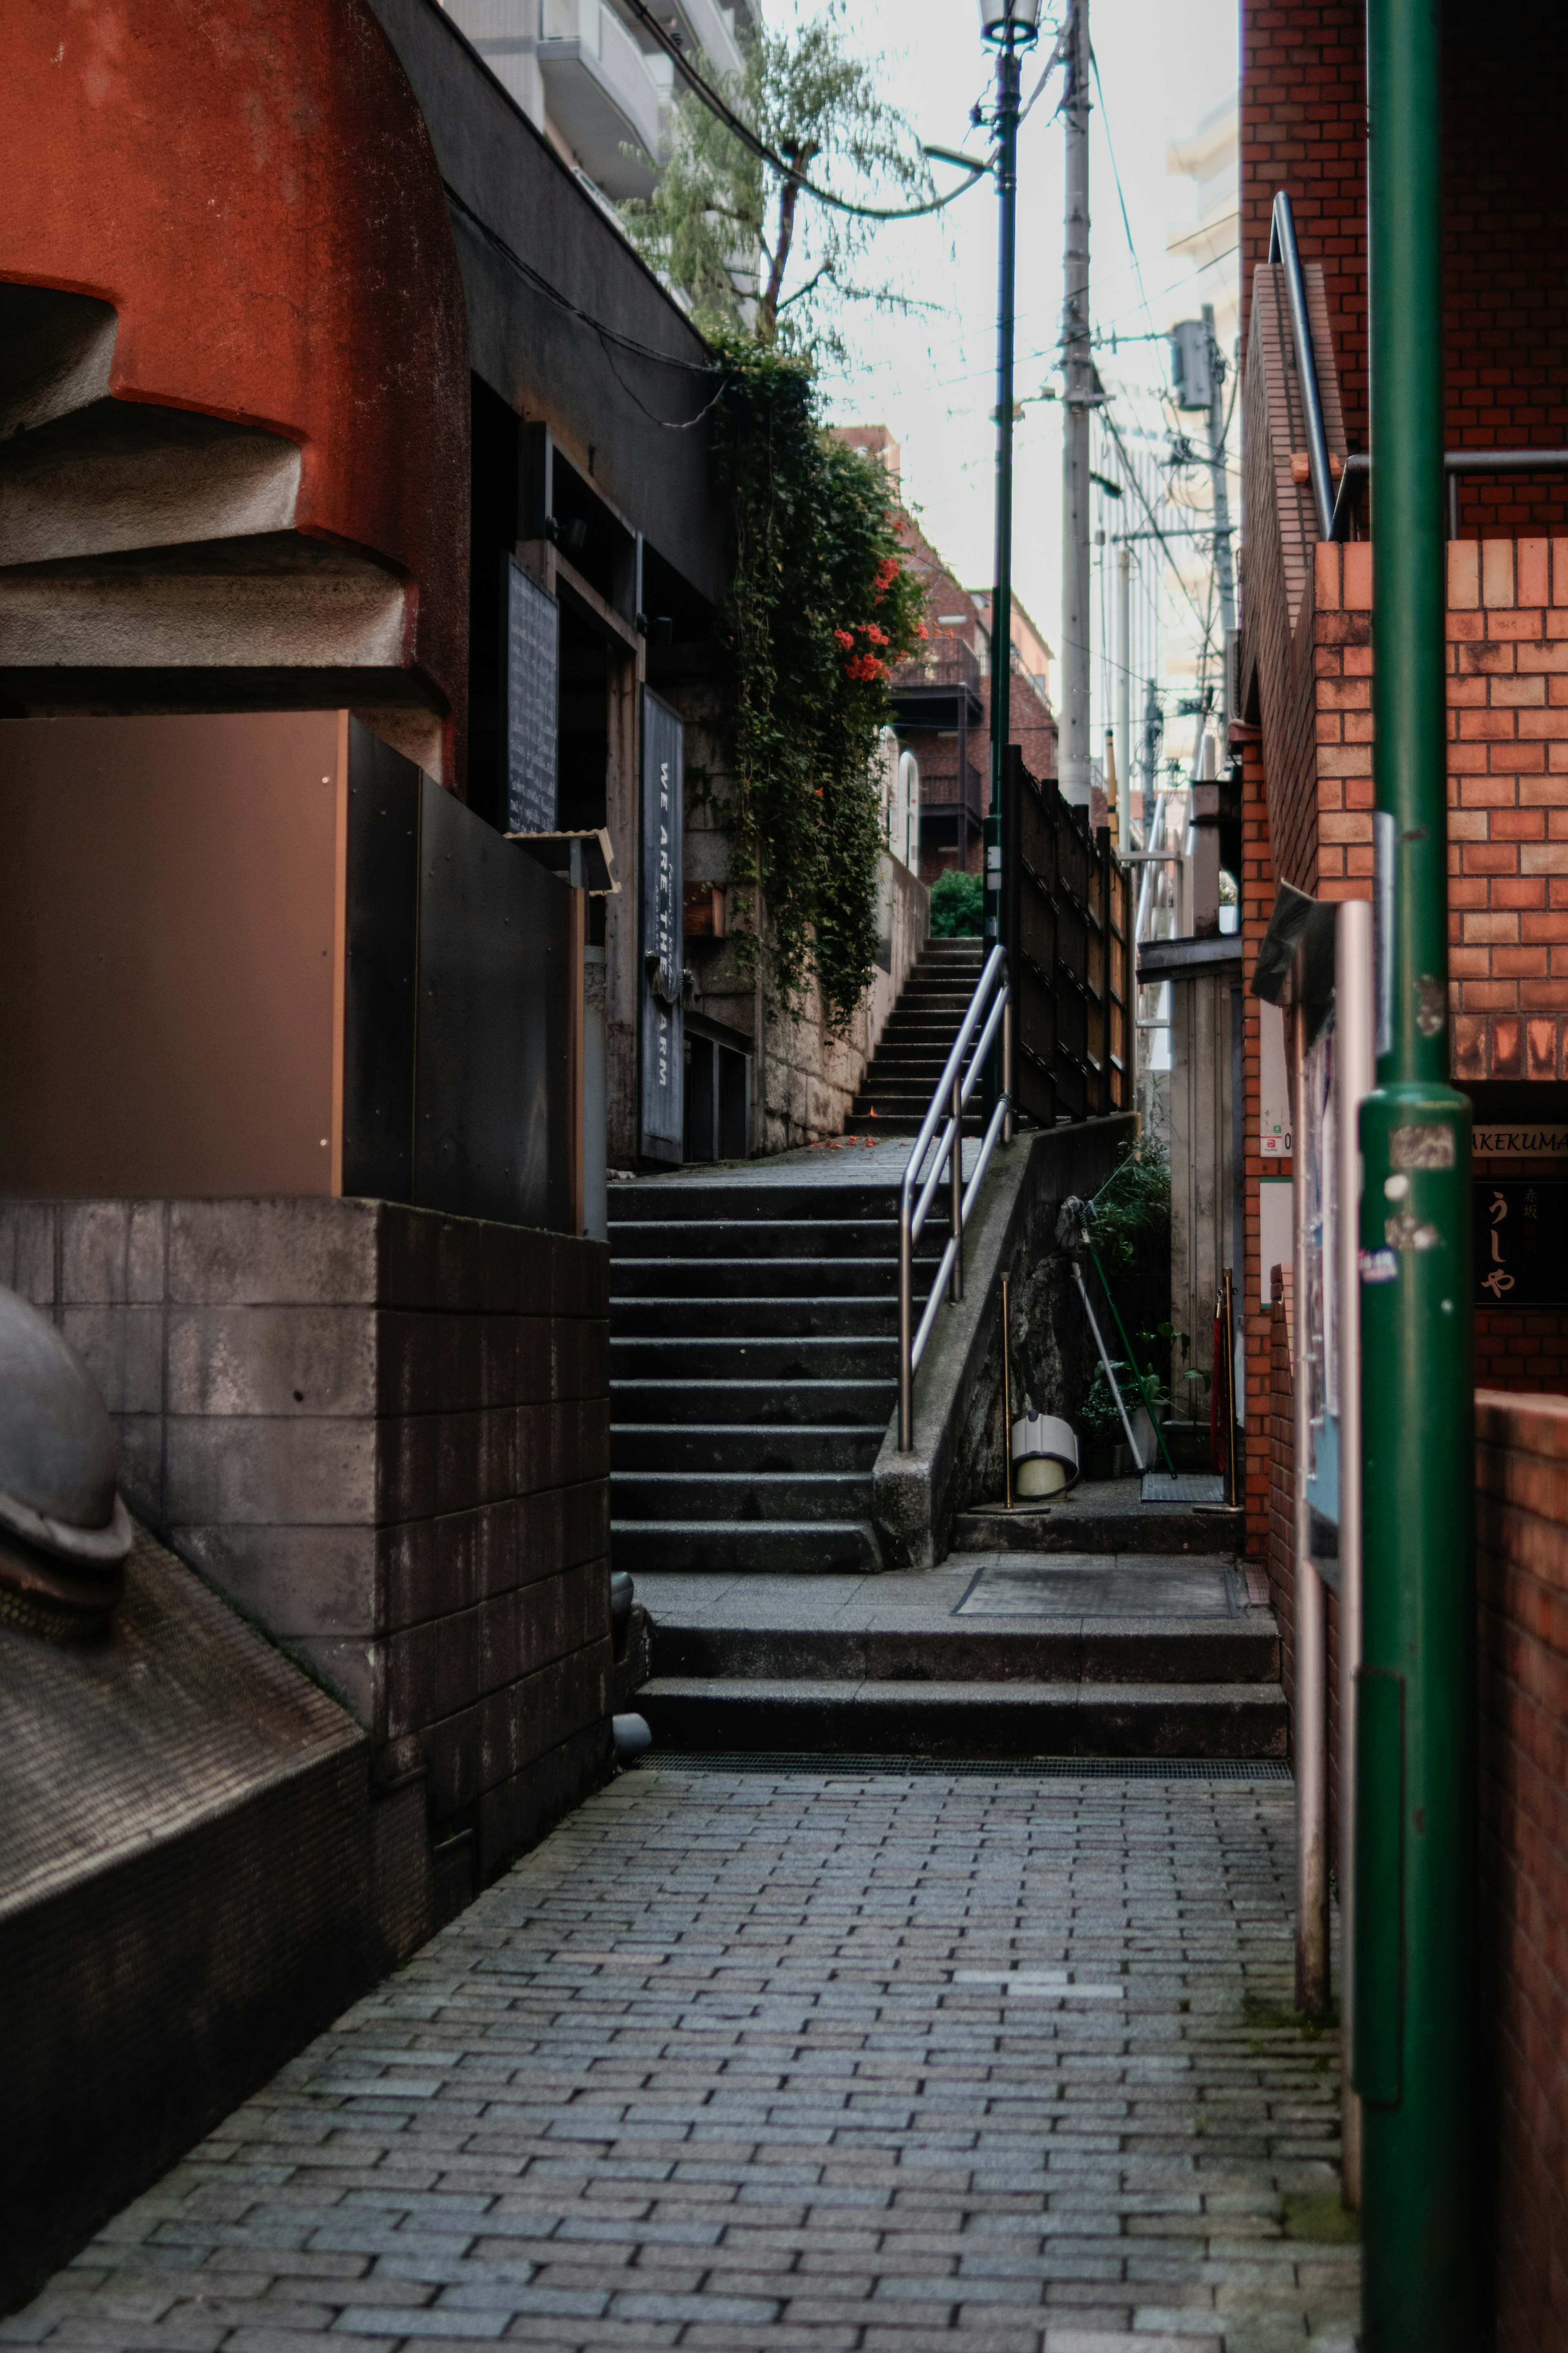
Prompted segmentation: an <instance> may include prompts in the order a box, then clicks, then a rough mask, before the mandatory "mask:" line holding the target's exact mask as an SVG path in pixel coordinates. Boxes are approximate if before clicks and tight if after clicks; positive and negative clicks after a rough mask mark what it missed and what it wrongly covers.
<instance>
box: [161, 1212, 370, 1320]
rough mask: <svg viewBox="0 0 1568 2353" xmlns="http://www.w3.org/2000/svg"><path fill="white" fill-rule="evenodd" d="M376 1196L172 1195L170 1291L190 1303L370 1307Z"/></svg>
mask: <svg viewBox="0 0 1568 2353" xmlns="http://www.w3.org/2000/svg"><path fill="white" fill-rule="evenodd" d="M380 1215H381V1205H380V1204H379V1203H378V1202H375V1201H342V1200H330V1199H321V1200H318V1199H312V1198H308V1197H304V1196H301V1197H299V1198H288V1199H278V1200H265V1201H172V1202H171V1203H170V1204H169V1269H168V1293H169V1297H170V1299H171V1300H173V1301H175V1302H178V1303H181V1304H188V1305H191V1306H195V1307H224V1306H247V1305H256V1306H272V1305H279V1306H293V1305H300V1306H308V1307H315V1306H323V1305H331V1306H345V1307H346V1306H362V1305H363V1306H372V1305H374V1303H375V1300H376V1290H377V1283H378V1281H379V1276H380V1265H379V1259H380V1250H379V1224H378V1221H379V1219H380Z"/></svg>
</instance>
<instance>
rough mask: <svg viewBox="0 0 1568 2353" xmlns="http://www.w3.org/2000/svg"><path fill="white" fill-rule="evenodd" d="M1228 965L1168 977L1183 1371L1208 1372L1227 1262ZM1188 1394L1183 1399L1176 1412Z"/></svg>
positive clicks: (1174, 1231)
mask: <svg viewBox="0 0 1568 2353" xmlns="http://www.w3.org/2000/svg"><path fill="white" fill-rule="evenodd" d="M1239 988H1240V977H1239V975H1238V974H1237V971H1236V970H1235V968H1234V967H1231V968H1227V969H1222V970H1221V971H1220V972H1218V973H1217V974H1216V973H1203V972H1200V973H1197V974H1195V975H1194V976H1193V978H1192V979H1190V980H1181V979H1177V980H1175V981H1173V983H1172V987H1171V1001H1172V1008H1173V1019H1174V1025H1175V1026H1174V1031H1173V1050H1172V1069H1171V1073H1170V1106H1171V1136H1170V1142H1171V1308H1170V1314H1171V1321H1172V1322H1173V1324H1174V1325H1175V1326H1176V1329H1177V1330H1178V1331H1179V1332H1185V1333H1186V1334H1187V1335H1188V1336H1189V1340H1190V1343H1191V1345H1190V1346H1189V1347H1188V1349H1187V1352H1186V1355H1185V1357H1184V1360H1183V1364H1182V1369H1183V1371H1184V1372H1185V1371H1188V1370H1192V1371H1194V1372H1195V1371H1200V1370H1201V1371H1203V1372H1205V1373H1208V1374H1209V1375H1210V1376H1211V1377H1212V1375H1213V1372H1214V1310H1215V1294H1216V1293H1217V1292H1218V1289H1219V1284H1220V1277H1221V1275H1222V1273H1223V1271H1224V1270H1225V1268H1226V1267H1227V1266H1228V1265H1229V1264H1230V1263H1231V1259H1232V1255H1233V1228H1234V1224H1235V1201H1234V1196H1233V1191H1232V1184H1231V1169H1232V1165H1233V1162H1234V1158H1235V1155H1234V1152H1233V1149H1232V1127H1231V1105H1232V1102H1233V1100H1234V1091H1233V1084H1232V1075H1233V1074H1232V1059H1233V1058H1232V1050H1231V1049H1232V1037H1233V1034H1234V1029H1235V1017H1236V1010H1237V994H1238V992H1239ZM1188 1402H1189V1400H1185V1399H1184V1401H1183V1404H1182V1407H1181V1410H1183V1411H1184V1410H1185V1409H1186V1404H1187V1403H1188Z"/></svg>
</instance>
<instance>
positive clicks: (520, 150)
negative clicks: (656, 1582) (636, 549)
mask: <svg viewBox="0 0 1568 2353" xmlns="http://www.w3.org/2000/svg"><path fill="white" fill-rule="evenodd" d="M372 5H374V12H375V14H376V16H378V17H379V18H380V20H381V24H382V26H383V27H384V31H385V32H386V35H387V37H388V38H389V39H390V41H391V42H392V45H393V47H394V48H395V50H396V51H397V54H398V57H399V58H400V60H401V62H402V65H403V69H404V71H405V73H406V74H407V76H408V79H409V80H410V82H411V83H412V84H413V88H414V93H415V96H416V98H417V99H418V100H419V104H420V108H421V110H422V111H423V113H424V116H425V121H426V125H427V126H428V129H429V132H430V136H431V139H432V141H433V142H434V143H435V149H436V155H437V162H438V163H439V165H440V169H441V174H442V176H443V178H444V179H445V180H446V182H447V185H448V187H449V188H450V189H451V190H453V191H455V194H456V196H457V198H458V204H455V205H454V206H453V213H452V229H453V235H454V237H456V239H457V246H458V261H459V264H460V266H461V269H462V273H463V286H464V290H465V293H466V294H467V297H468V346H469V353H470V360H471V364H472V366H473V368H474V371H475V373H476V374H477V375H480V376H482V377H483V378H484V380H485V382H486V383H487V384H488V385H490V387H491V389H492V390H493V391H495V392H498V393H499V394H500V396H501V397H502V399H503V400H506V401H508V402H509V403H510V406H512V407H513V408H514V409H515V410H516V411H517V413H518V414H519V416H520V417H527V418H530V419H542V420H543V422H545V423H546V424H548V425H549V426H550V427H552V430H553V432H554V433H555V435H556V438H557V439H558V440H559V441H560V443H561V445H562V447H563V449H565V450H566V451H567V452H568V454H569V455H570V457H571V458H572V459H573V462H574V464H575V465H576V466H577V468H578V469H579V470H580V471H581V472H583V473H584V474H585V475H587V476H588V477H589V478H590V479H591V480H592V481H593V483H594V486H595V489H596V490H597V491H599V493H600V495H601V496H602V497H603V498H605V499H606V500H607V501H609V502H610V504H611V505H612V506H614V507H616V509H618V511H619V512H620V513H621V514H622V516H623V517H624V518H625V519H626V522H628V523H629V524H630V525H631V526H632V527H633V528H634V529H635V530H637V531H641V532H644V533H647V537H648V538H649V539H650V540H651V541H652V542H653V543H654V544H655V545H656V546H657V547H658V551H659V553H660V554H661V555H663V556H664V558H665V559H666V561H667V562H668V563H670V564H672V565H674V566H675V568H676V569H677V571H678V572H679V573H680V574H681V575H682V576H683V577H684V578H685V579H687V580H688V581H689V582H690V584H691V585H692V586H693V587H694V588H696V589H698V590H699V591H700V594H701V595H702V596H706V597H707V598H709V600H710V602H714V603H716V602H717V601H718V599H719V597H720V596H721V595H722V593H723V588H724V582H725V578H726V576H727V575H726V543H725V532H724V521H723V516H722V513H721V508H720V504H719V501H718V500H717V499H716V497H715V496H714V493H713V489H712V475H711V457H710V429H709V427H708V425H707V424H706V422H704V423H703V424H701V425H698V426H695V427H693V428H692V429H691V430H690V431H689V432H676V431H668V430H666V429H665V425H664V424H663V423H661V422H660V421H659V420H661V419H665V420H668V423H669V424H670V425H678V424H679V423H680V422H681V421H682V420H684V419H686V418H689V417H694V416H696V415H697V413H698V412H699V411H700V409H701V408H702V406H704V404H705V403H706V402H707V401H708V399H709V398H710V396H711V393H712V389H713V387H712V383H711V380H710V378H709V377H708V376H707V375H705V374H693V373H691V372H690V371H691V370H692V369H693V368H696V369H699V370H702V369H705V368H706V366H707V364H708V361H709V353H708V350H707V346H706V345H705V344H704V343H703V342H702V339H701V337H700V335H699V334H698V333H697V332H696V330H695V329H694V328H693V327H692V326H691V325H690V323H689V321H688V320H687V319H686V317H685V316H684V314H683V313H682V312H681V311H679V309H678V308H677V307H676V305H675V304H674V303H673V302H672V301H670V299H669V297H668V295H667V294H666V293H665V291H664V290H663V288H662V287H661V286H660V285H659V283H658V280H657V279H656V278H655V277H654V275H653V273H652V271H651V270H649V269H647V266H646V265H645V264H644V263H643V261H641V260H640V259H639V258H638V257H637V254H636V253H635V252H634V251H633V250H632V248H631V247H630V245H628V244H627V242H626V238H625V237H622V236H621V235H620V233H619V232H618V230H616V228H614V227H612V226H611V224H610V223H609V222H608V221H606V220H605V216H604V215H603V213H602V212H601V211H600V210H599V207H598V206H597V205H596V204H595V201H594V199H593V198H592V197H591V196H590V195H588V194H587V192H586V191H585V190H584V188H583V187H582V185H580V183H579V182H578V181H577V180H576V179H575V178H574V175H573V174H572V173H571V171H570V170H569V169H568V168H567V166H566V165H565V164H563V162H562V160H561V158H560V156H559V155H558V154H557V153H555V151H554V149H553V148H552V146H551V144H550V142H548V140H547V139H545V137H544V136H543V134H542V132H539V131H536V130H535V128H534V126H533V125H532V123H531V122H530V121H528V119H527V117H526V116H525V115H524V114H523V112H522V111H521V108H520V107H518V106H517V105H516V104H515V103H514V102H513V100H511V99H510V97H509V96H508V94H507V92H506V91H505V90H503V89H502V87H501V85H500V82H499V81H497V80H496V79H495V78H494V76H493V75H492V74H491V73H490V72H489V69H488V68H487V67H486V66H485V65H484V64H482V63H481V61H480V59H479V56H478V55H477V53H476V52H475V51H474V50H473V49H471V48H470V47H469V46H468V42H467V41H466V40H465V39H464V38H463V36H462V34H461V33H460V32H459V31H458V27H457V26H456V25H455V24H454V23H453V21H452V19H451V18H450V17H449V16H447V15H446V14H445V12H444V11H443V10H442V9H441V8H439V7H437V5H435V0H372ZM465 206H466V207H467V208H468V213H471V214H477V215H478V216H479V219H480V220H481V221H482V222H484V223H485V225H486V226H487V227H489V229H491V230H492V231H493V232H494V234H495V235H496V236H497V237H500V238H501V239H502V240H503V241H504V242H505V244H506V245H508V246H510V248H511V249H512V251H513V252H514V253H516V254H518V255H521V257H522V258H523V259H524V260H525V261H526V262H527V264H528V266H529V269H531V271H534V272H536V273H537V276H536V277H534V278H532V279H530V278H528V277H525V276H524V275H523V274H522V272H521V270H520V269H518V268H517V267H516V265H515V264H514V263H512V262H510V261H509V260H508V259H507V258H506V256H505V254H504V253H502V252H500V251H499V250H498V249H497V248H496V246H495V245H493V244H491V243H490V242H489V239H488V238H487V237H485V235H484V234H483V231H482V230H481V229H479V228H478V227H476V226H475V225H474V222H473V220H472V219H470V218H469V217H468V216H466V214H465V212H464V210H463V209H461V207H465ZM540 280H543V281H544V286H548V287H549V288H551V289H553V290H554V295H555V297H556V298H557V299H554V300H552V297H551V295H550V294H549V293H547V292H546V291H545V290H544V286H542V285H541V283H540ZM572 305H575V306H577V307H578V308H579V309H581V310H582V311H586V312H587V313H589V315H590V316H591V317H592V318H594V319H595V320H598V321H600V322H603V323H604V324H605V326H607V327H609V328H611V329H613V330H614V331H615V332H617V333H618V334H622V335H626V336H628V337H630V338H632V339H633V340H635V341H636V342H637V343H643V344H645V345H647V346H649V347H650V348H651V349H653V350H654V351H656V352H666V353H669V355H670V357H671V359H672V360H673V361H674V362H676V363H677V364H676V365H673V366H668V367H664V366H660V365H659V364H658V363H657V362H654V361H650V360H647V359H646V358H644V357H641V356H639V355H638V354H637V353H634V352H629V351H626V350H624V349H622V348H620V347H618V346H617V347H616V348H615V350H614V353H613V356H611V355H608V354H606V351H605V345H604V344H603V343H601V342H600V340H599V337H598V335H597V334H596V333H595V331H594V329H593V327H591V326H590V325H588V324H586V323H585V322H584V321H583V320H582V319H580V318H577V317H574V315H573V313H572V310H571V307H570V306H572ZM639 404H640V405H639ZM650 411H651V414H649V412H650ZM616 846H617V849H618V848H619V843H618V842H617V845H616Z"/></svg>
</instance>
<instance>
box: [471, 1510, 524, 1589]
mask: <svg viewBox="0 0 1568 2353" xmlns="http://www.w3.org/2000/svg"><path fill="white" fill-rule="evenodd" d="M519 1516H520V1515H519V1507H518V1502H517V1498H516V1496H515V1495H507V1496H505V1497H504V1498H503V1499H502V1500H501V1501H500V1503H497V1504H482V1505H481V1506H480V1508H479V1510H478V1511H477V1512H476V1513H475V1514H474V1592H475V1596H476V1598H477V1599H484V1598H485V1597H486V1596H488V1595H490V1594H496V1593H510V1592H513V1591H515V1589H516V1588H517V1587H518V1586H519V1585H520V1584H521V1559H522V1543H521V1531H520V1528H519Z"/></svg>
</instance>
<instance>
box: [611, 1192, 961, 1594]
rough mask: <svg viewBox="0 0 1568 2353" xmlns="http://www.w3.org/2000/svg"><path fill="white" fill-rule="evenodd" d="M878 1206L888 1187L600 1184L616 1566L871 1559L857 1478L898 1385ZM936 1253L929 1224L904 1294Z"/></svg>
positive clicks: (885, 1205)
mask: <svg viewBox="0 0 1568 2353" xmlns="http://www.w3.org/2000/svg"><path fill="white" fill-rule="evenodd" d="M813 1173H814V1174H815V1172H813ZM897 1201H898V1195H897V1192H896V1190H895V1189H894V1187H893V1185H892V1184H891V1182H890V1181H889V1180H883V1181H882V1182H881V1183H876V1182H874V1181H872V1182H867V1183H859V1182H851V1181H844V1180H839V1181H837V1182H820V1181H819V1182H816V1183H807V1182H801V1183H791V1182H790V1181H789V1179H788V1177H787V1176H784V1172H782V1171H781V1172H780V1177H779V1179H777V1180H774V1181H771V1182H770V1181H765V1180H763V1177H762V1173H761V1172H760V1171H759V1172H757V1173H756V1174H755V1175H749V1176H747V1177H745V1178H737V1179H734V1180H731V1181H729V1182H726V1181H724V1180H723V1179H721V1178H696V1177H653V1178H649V1179H646V1180H643V1181H640V1182H639V1183H638V1184H637V1185H636V1186H635V1187H631V1186H627V1187H616V1189H615V1191H614V1193H613V1195H612V1198H611V1201H610V1227H609V1237H610V1299H611V1307H610V1423H611V1436H610V1461H611V1517H612V1522H613V1531H614V1535H613V1540H614V1546H615V1563H616V1567H617V1568H624V1569H629V1570H630V1571H631V1572H632V1574H633V1576H634V1577H642V1576H643V1575H645V1574H646V1573H647V1572H648V1571H651V1570H671V1569H674V1570H690V1571H703V1572H710V1571H719V1572H725V1573H728V1574H731V1575H734V1574H744V1575H767V1574H773V1575H778V1574H781V1573H790V1572H819V1571H823V1570H840V1571H842V1570H849V1569H873V1568H880V1567H881V1566H882V1556H881V1550H880V1547H879V1543H878V1540H877V1535H876V1531H875V1529H874V1527H873V1526H872V1524H871V1472H872V1467H873V1465H874V1463H875V1462H876V1459H877V1453H878V1450H879V1447H880V1445H881V1443H882V1439H883V1436H884V1434H885V1432H886V1430H887V1427H888V1420H889V1415H890V1414H891V1412H892V1410H893V1405H894V1401H895V1398H896V1394H897V1369H896V1364H897V1343H898V1218H897ZM941 1244H942V1236H941V1233H940V1232H939V1231H938V1230H937V1222H936V1221H935V1220H932V1221H931V1225H930V1226H928V1228H927V1235H926V1237H922V1241H921V1250H920V1266H919V1268H918V1269H917V1275H916V1292H917V1295H918V1297H919V1298H920V1299H921V1300H922V1301H923V1299H924V1296H925V1292H926V1288H927V1286H928V1285H929V1282H930V1276H931V1262H932V1261H934V1260H935V1259H936V1258H937V1257H939V1256H940V1254H941ZM922 1276H923V1280H922Z"/></svg>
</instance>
